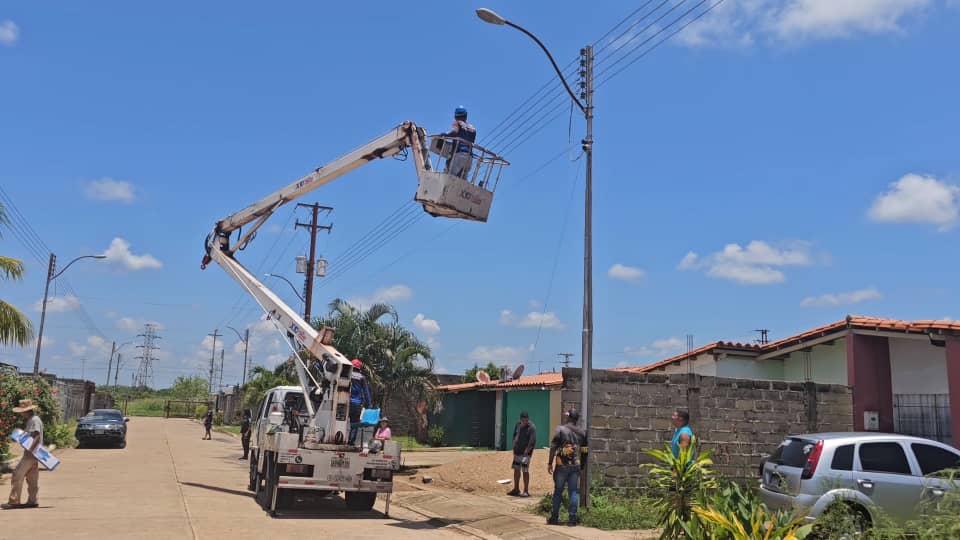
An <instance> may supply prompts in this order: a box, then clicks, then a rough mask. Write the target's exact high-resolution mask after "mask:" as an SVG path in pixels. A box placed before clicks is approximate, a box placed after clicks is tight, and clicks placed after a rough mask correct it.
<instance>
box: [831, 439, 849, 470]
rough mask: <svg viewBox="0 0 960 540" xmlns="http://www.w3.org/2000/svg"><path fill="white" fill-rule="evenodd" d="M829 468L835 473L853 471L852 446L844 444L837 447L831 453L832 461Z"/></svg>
mask: <svg viewBox="0 0 960 540" xmlns="http://www.w3.org/2000/svg"><path fill="white" fill-rule="evenodd" d="M830 468H831V469H833V470H835V471H852V470H853V445H852V444H845V445H843V446H838V447H837V449H836V450H834V451H833V461H831V462H830Z"/></svg>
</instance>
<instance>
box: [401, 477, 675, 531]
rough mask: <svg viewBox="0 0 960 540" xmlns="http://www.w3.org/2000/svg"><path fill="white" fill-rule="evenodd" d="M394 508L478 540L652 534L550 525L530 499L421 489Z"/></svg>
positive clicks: (407, 494) (407, 493) (405, 496)
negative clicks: (533, 512) (452, 528)
mask: <svg viewBox="0 0 960 540" xmlns="http://www.w3.org/2000/svg"><path fill="white" fill-rule="evenodd" d="M394 501H395V504H397V505H399V506H402V507H403V508H406V509H408V510H412V511H414V512H417V513H418V514H421V515H423V516H425V517H429V518H431V519H435V520H438V521H441V522H443V523H447V524H449V525H450V526H452V527H454V528H457V529H459V530H461V531H463V532H465V533H468V534H472V535H474V536H477V537H479V538H485V539H490V540H493V539H498V538H509V539H510V540H539V539H548V538H578V539H585V540H622V539H627V538H630V539H644V540H646V539H651V538H657V537H658V535H657V534H656V533H655V532H653V531H612V532H608V531H601V530H598V529H591V528H588V527H567V526H554V525H547V524H546V523H545V519H544V518H543V517H540V516H538V515H536V514H532V513H530V511H529V508H530V506H531V504H532V503H531V502H530V500H529V499H518V498H513V497H506V496H488V495H475V494H470V493H463V492H459V491H456V492H454V491H448V490H444V489H437V488H429V487H424V488H420V491H419V492H401V493H398V494H396V495H395V498H394Z"/></svg>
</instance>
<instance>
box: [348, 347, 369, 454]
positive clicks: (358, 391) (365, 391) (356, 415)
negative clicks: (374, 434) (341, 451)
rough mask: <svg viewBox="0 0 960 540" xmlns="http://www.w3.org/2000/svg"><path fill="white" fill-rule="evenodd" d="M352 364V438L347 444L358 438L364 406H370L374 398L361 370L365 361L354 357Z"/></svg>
mask: <svg viewBox="0 0 960 540" xmlns="http://www.w3.org/2000/svg"><path fill="white" fill-rule="evenodd" d="M351 364H353V372H352V373H351V374H350V438H349V440H348V441H347V444H351V445H352V444H353V443H354V441H356V439H357V432H358V431H359V428H360V415H361V413H363V409H364V408H368V409H369V408H370V406H371V405H372V404H373V398H372V397H371V396H370V385H369V384H367V378H366V377H364V376H363V373H361V372H360V370H361V369H362V368H363V362H361V361H360V360H359V359H358V358H354V359H353V361H352V362H351Z"/></svg>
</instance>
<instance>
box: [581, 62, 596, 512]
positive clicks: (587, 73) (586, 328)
mask: <svg viewBox="0 0 960 540" xmlns="http://www.w3.org/2000/svg"><path fill="white" fill-rule="evenodd" d="M580 79H581V80H580V97H581V98H583V100H584V109H583V114H584V116H585V117H586V121H587V135H586V137H584V139H583V141H582V145H583V146H582V147H583V153H584V154H586V157H587V176H586V182H585V184H586V186H585V190H584V197H583V206H584V210H583V222H584V223H583V342H582V348H583V370H582V372H583V375H582V379H583V380H582V388H583V390H582V392H581V396H582V400H581V401H582V403H581V405H580V418H582V419H583V430H584V431H585V432H586V433H587V437H588V439H589V437H590V423H591V422H590V414H591V411H590V409H591V408H590V390H591V381H592V379H593V377H592V376H591V375H592V371H593V46H592V45H587V46H586V47H584V48H582V49H580ZM590 477H591V474H590V467H589V466H586V467H584V468H583V476H581V477H580V482H581V483H580V493H582V496H581V497H580V506H582V507H584V508H586V507H587V505H588V504H590V485H591V484H590V481H591V478H590Z"/></svg>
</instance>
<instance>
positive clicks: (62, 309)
mask: <svg viewBox="0 0 960 540" xmlns="http://www.w3.org/2000/svg"><path fill="white" fill-rule="evenodd" d="M33 309H34V310H35V311H43V299H42V298H41V299H40V300H37V301H36V302H35V303H34V304H33ZM77 309H80V299H79V298H77V297H76V296H74V295H72V294H68V295H65V296H51V297H49V298H47V313H66V312H68V311H75V310H77Z"/></svg>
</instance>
